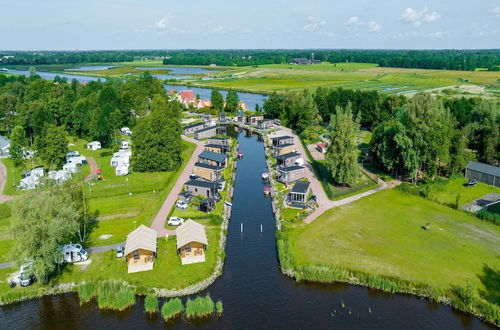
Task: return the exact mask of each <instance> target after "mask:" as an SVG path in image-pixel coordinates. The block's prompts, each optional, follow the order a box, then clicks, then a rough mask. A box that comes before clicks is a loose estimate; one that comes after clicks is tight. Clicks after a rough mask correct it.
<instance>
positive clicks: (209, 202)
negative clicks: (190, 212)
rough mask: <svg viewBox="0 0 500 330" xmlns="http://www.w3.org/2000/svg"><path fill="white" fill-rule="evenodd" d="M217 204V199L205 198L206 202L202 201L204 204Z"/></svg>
mask: <svg viewBox="0 0 500 330" xmlns="http://www.w3.org/2000/svg"><path fill="white" fill-rule="evenodd" d="M216 202H217V201H216V200H215V198H212V197H208V198H205V199H204V200H202V201H201V203H202V204H211V203H216Z"/></svg>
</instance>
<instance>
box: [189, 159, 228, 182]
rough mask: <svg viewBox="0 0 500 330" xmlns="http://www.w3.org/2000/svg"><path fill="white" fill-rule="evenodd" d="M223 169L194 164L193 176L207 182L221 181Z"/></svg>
mask: <svg viewBox="0 0 500 330" xmlns="http://www.w3.org/2000/svg"><path fill="white" fill-rule="evenodd" d="M223 171H224V168H222V167H220V166H214V165H210V164H203V163H196V164H194V167H193V174H194V175H196V176H198V177H200V178H203V179H205V180H208V181H219V180H220V179H222V172H223Z"/></svg>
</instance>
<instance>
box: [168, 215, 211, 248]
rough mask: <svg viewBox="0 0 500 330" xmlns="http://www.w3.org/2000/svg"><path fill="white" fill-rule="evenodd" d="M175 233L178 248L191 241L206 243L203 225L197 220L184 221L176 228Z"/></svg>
mask: <svg viewBox="0 0 500 330" xmlns="http://www.w3.org/2000/svg"><path fill="white" fill-rule="evenodd" d="M175 233H176V235H177V248H178V249H180V248H181V247H182V246H184V245H186V244H188V243H191V242H198V243H202V244H205V245H208V240H207V235H206V233H205V226H203V225H202V224H199V223H197V222H194V221H193V220H191V219H189V220H188V221H186V222H184V223H183V224H182V225H181V226H180V227H179V228H177V230H176V231H175Z"/></svg>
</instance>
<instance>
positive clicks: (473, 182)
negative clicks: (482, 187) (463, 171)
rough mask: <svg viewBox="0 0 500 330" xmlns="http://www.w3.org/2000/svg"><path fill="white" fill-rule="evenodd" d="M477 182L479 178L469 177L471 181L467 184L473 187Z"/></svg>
mask: <svg viewBox="0 0 500 330" xmlns="http://www.w3.org/2000/svg"><path fill="white" fill-rule="evenodd" d="M476 184H477V180H476V179H469V181H467V186H469V187H473V186H475V185H476Z"/></svg>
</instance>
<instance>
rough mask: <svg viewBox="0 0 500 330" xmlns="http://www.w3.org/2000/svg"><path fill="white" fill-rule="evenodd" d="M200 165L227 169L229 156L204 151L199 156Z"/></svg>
mask: <svg viewBox="0 0 500 330" xmlns="http://www.w3.org/2000/svg"><path fill="white" fill-rule="evenodd" d="M198 163H202V164H208V165H213V166H219V167H222V168H226V165H227V156H226V155H225V154H219V153H216V152H212V151H207V150H204V151H203V152H202V153H201V154H199V155H198Z"/></svg>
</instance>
